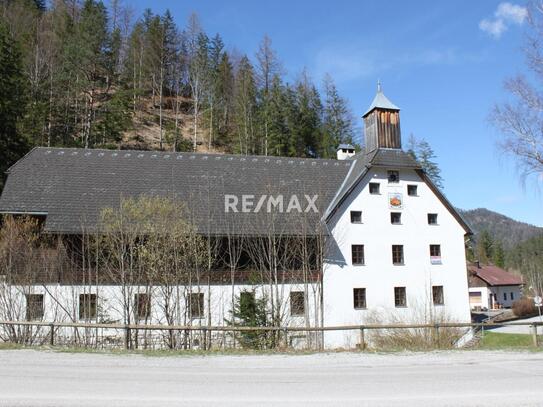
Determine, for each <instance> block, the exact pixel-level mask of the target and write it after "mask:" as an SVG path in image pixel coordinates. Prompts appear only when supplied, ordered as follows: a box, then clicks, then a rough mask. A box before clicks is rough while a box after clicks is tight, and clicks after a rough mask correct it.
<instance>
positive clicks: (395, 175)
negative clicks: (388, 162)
mask: <svg viewBox="0 0 543 407" xmlns="http://www.w3.org/2000/svg"><path fill="white" fill-rule="evenodd" d="M387 174H388V183H389V184H397V183H398V182H400V172H399V171H395V170H388V171H387Z"/></svg>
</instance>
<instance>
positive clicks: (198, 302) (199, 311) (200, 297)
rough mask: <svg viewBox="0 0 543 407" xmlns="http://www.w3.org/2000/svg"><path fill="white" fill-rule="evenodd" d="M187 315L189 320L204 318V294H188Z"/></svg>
mask: <svg viewBox="0 0 543 407" xmlns="http://www.w3.org/2000/svg"><path fill="white" fill-rule="evenodd" d="M189 315H190V317H191V318H203V317H204V294H203V293H190V294H189Z"/></svg>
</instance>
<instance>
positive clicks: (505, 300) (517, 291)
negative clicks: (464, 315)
mask: <svg viewBox="0 0 543 407" xmlns="http://www.w3.org/2000/svg"><path fill="white" fill-rule="evenodd" d="M521 297H522V288H521V286H519V285H504V286H495V287H492V286H481V287H470V288H469V304H470V307H471V309H475V310H491V309H499V308H511V306H512V305H513V303H514V302H515V301H516V300H518V299H520V298H521Z"/></svg>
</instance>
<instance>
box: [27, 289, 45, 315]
mask: <svg viewBox="0 0 543 407" xmlns="http://www.w3.org/2000/svg"><path fill="white" fill-rule="evenodd" d="M25 297H26V320H27V321H35V320H41V319H43V314H44V308H43V294H26V295H25Z"/></svg>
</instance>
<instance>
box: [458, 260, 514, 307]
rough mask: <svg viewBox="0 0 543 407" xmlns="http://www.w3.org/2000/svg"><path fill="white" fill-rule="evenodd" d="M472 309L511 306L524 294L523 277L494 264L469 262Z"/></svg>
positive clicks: (470, 302)
mask: <svg viewBox="0 0 543 407" xmlns="http://www.w3.org/2000/svg"><path fill="white" fill-rule="evenodd" d="M468 282H469V304H470V307H471V309H472V310H473V309H475V310H491V309H499V308H510V307H511V305H513V302H515V301H516V300H518V299H519V298H520V297H521V296H522V286H523V284H524V283H523V280H522V277H520V276H518V275H515V274H513V273H510V272H508V271H506V270H504V269H502V268H500V267H498V266H495V265H493V264H488V265H482V264H480V263H479V262H476V263H473V264H468Z"/></svg>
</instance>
